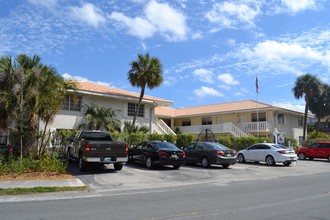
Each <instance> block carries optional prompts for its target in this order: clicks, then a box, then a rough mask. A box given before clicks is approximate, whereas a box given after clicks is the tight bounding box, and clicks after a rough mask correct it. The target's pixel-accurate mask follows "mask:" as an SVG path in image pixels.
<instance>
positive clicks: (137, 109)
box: [131, 86, 146, 131]
mask: <svg viewBox="0 0 330 220" xmlns="http://www.w3.org/2000/svg"><path fill="white" fill-rule="evenodd" d="M145 88H146V87H145V86H143V87H141V93H140V98H139V103H138V106H137V108H136V109H135V114H134V118H133V123H132V127H131V131H132V130H133V129H134V127H135V122H136V117H137V114H138V112H139V109H140V106H141V102H142V99H143V96H144V91H145Z"/></svg>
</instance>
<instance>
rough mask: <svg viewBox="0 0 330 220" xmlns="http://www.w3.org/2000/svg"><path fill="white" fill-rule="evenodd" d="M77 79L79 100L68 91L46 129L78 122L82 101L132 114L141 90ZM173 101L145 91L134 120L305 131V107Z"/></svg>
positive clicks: (170, 127) (256, 132)
mask: <svg viewBox="0 0 330 220" xmlns="http://www.w3.org/2000/svg"><path fill="white" fill-rule="evenodd" d="M76 85H77V91H76V94H78V101H74V100H73V96H70V95H68V96H67V97H66V101H65V103H64V105H63V108H62V110H61V111H60V112H59V113H58V114H57V115H56V117H55V120H54V122H53V123H52V124H50V125H49V126H48V129H49V130H55V129H77V128H79V127H80V126H81V123H82V120H83V118H84V113H83V111H82V107H83V106H84V105H89V106H90V105H91V104H92V103H93V104H97V105H102V106H104V107H107V108H111V109H112V110H115V111H116V115H117V119H119V120H120V121H122V122H124V121H130V120H132V119H133V116H134V112H135V110H136V108H137V103H138V100H139V95H140V94H139V93H135V92H131V91H127V90H122V89H118V88H113V87H110V86H105V85H100V84H97V83H93V82H88V81H77V82H76ZM171 105H173V102H172V101H170V100H166V99H162V98H157V97H152V96H148V95H145V96H144V98H143V101H142V107H141V108H140V110H139V113H138V117H137V124H143V125H146V126H148V127H149V128H150V132H151V133H169V134H175V132H174V131H176V132H178V131H179V132H181V133H190V134H198V133H199V132H200V131H201V130H202V129H205V128H208V129H211V130H212V131H213V133H215V134H219V135H220V134H221V135H224V134H226V135H233V136H238V137H240V136H265V137H271V135H272V134H273V133H274V131H278V132H279V133H280V134H283V135H285V136H288V137H294V138H296V139H297V140H298V139H299V137H301V136H302V133H303V127H302V126H303V113H301V112H298V111H293V110H289V109H285V108H280V107H276V106H272V105H269V104H266V103H262V102H256V101H252V100H243V101H237V102H228V103H220V104H213V105H206V106H195V107H189V108H179V109H174V108H169V107H168V106H171ZM39 127H40V128H42V127H43V125H42V124H40V126H39Z"/></svg>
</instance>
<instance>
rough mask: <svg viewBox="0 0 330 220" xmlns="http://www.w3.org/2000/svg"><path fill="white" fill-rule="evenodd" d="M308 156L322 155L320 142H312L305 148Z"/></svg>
mask: <svg viewBox="0 0 330 220" xmlns="http://www.w3.org/2000/svg"><path fill="white" fill-rule="evenodd" d="M306 156H308V157H312V158H313V157H322V148H321V144H320V143H314V144H312V145H311V146H310V147H309V148H308V149H307V154H306Z"/></svg>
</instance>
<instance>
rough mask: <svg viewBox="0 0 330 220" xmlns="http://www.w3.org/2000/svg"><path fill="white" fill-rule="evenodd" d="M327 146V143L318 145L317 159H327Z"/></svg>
mask: <svg viewBox="0 0 330 220" xmlns="http://www.w3.org/2000/svg"><path fill="white" fill-rule="evenodd" d="M328 155H329V154H328V146H327V143H320V147H319V157H320V158H328Z"/></svg>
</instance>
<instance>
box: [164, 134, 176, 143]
mask: <svg viewBox="0 0 330 220" xmlns="http://www.w3.org/2000/svg"><path fill="white" fill-rule="evenodd" d="M164 139H165V141H167V142H171V143H172V144H176V141H177V136H176V135H174V134H165V135H164Z"/></svg>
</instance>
